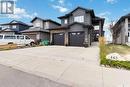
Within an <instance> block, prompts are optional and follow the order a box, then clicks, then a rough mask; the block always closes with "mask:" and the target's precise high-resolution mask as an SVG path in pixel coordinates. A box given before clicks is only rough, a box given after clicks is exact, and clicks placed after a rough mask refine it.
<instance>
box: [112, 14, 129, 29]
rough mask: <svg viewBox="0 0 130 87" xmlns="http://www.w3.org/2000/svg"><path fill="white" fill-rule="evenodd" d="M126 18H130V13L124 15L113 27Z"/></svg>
mask: <svg viewBox="0 0 130 87" xmlns="http://www.w3.org/2000/svg"><path fill="white" fill-rule="evenodd" d="M125 18H130V13H128V14H126V15H124V16H122V17H121V18H120V19H119V20H118V21H117V22H116V24H115V25H114V26H113V27H112V28H111V29H115V28H116V27H117V26H118V25H119V24H120V23H121V22H122V21H124V20H125Z"/></svg>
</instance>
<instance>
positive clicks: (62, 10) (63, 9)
mask: <svg viewBox="0 0 130 87" xmlns="http://www.w3.org/2000/svg"><path fill="white" fill-rule="evenodd" d="M52 7H53V8H55V9H58V10H59V12H61V13H64V12H67V11H68V8H65V7H62V6H58V5H52Z"/></svg>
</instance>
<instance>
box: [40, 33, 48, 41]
mask: <svg viewBox="0 0 130 87" xmlns="http://www.w3.org/2000/svg"><path fill="white" fill-rule="evenodd" d="M40 39H42V40H50V34H49V33H42V32H40Z"/></svg>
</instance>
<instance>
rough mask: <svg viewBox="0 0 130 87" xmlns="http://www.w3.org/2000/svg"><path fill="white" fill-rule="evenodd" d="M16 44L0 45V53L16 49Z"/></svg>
mask: <svg viewBox="0 0 130 87" xmlns="http://www.w3.org/2000/svg"><path fill="white" fill-rule="evenodd" d="M16 48H17V45H16V44H8V45H0V51H4V50H11V49H16Z"/></svg>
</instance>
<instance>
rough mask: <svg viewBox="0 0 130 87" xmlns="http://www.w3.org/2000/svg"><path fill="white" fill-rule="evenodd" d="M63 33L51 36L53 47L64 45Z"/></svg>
mask: <svg viewBox="0 0 130 87" xmlns="http://www.w3.org/2000/svg"><path fill="white" fill-rule="evenodd" d="M64 36H65V35H64V33H55V34H53V44H54V45H64V38H65V37H64Z"/></svg>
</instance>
